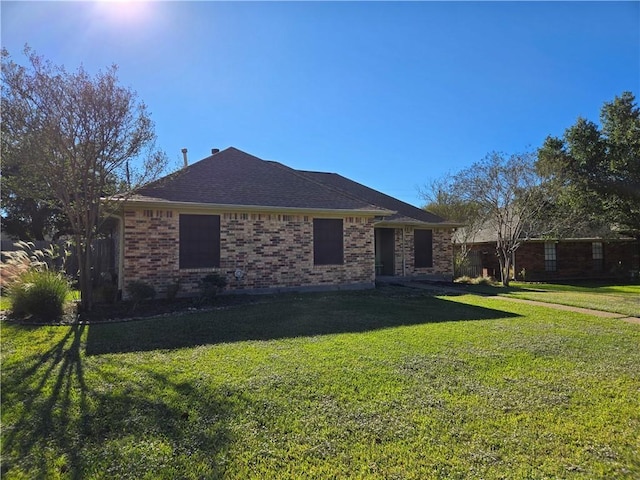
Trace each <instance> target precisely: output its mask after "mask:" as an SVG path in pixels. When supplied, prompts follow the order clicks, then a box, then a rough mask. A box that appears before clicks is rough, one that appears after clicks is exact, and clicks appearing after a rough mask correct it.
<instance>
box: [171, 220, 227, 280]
mask: <svg viewBox="0 0 640 480" xmlns="http://www.w3.org/2000/svg"><path fill="white" fill-rule="evenodd" d="M219 266H220V215H180V268H212V267H219Z"/></svg>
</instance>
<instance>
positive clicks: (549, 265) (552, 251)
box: [544, 242, 558, 272]
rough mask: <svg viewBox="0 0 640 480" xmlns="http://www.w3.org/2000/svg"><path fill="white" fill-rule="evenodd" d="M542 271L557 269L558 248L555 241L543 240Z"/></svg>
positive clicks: (555, 270)
mask: <svg viewBox="0 0 640 480" xmlns="http://www.w3.org/2000/svg"><path fill="white" fill-rule="evenodd" d="M544 271H545V272H557V271H558V249H557V245H556V242H544Z"/></svg>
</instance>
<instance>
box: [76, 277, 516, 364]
mask: <svg viewBox="0 0 640 480" xmlns="http://www.w3.org/2000/svg"><path fill="white" fill-rule="evenodd" d="M392 291H393V292H395V294H389V293H388V292H387V293H384V294H380V292H376V291H372V292H370V293H366V292H349V293H340V292H337V293H335V292H334V293H329V294H304V295H282V296H280V297H277V298H275V299H273V300H271V301H269V302H265V303H261V304H252V305H243V306H239V307H234V308H231V309H227V310H217V311H210V312H206V313H191V314H176V315H171V316H167V317H161V318H152V319H147V320H141V321H134V322H120V323H109V324H92V325H91V326H90V327H89V333H88V340H87V354H88V355H99V354H105V353H125V352H136V351H150V350H158V349H160V350H162V349H177V348H185V347H192V346H197V345H212V344H220V343H229V342H243V341H252V340H258V341H260V340H275V339H283V338H296V337H307V336H316V335H332V334H339V333H358V332H367V331H373V330H379V329H385V328H393V327H400V326H408V325H419V324H427V323H438V322H453V321H473V320H490V319H500V318H501V319H504V318H509V317H516V316H517V315H516V314H513V313H509V312H504V311H500V310H495V309H490V308H484V307H477V306H472V305H465V304H462V303H457V302H453V301H448V300H446V299H442V298H437V297H435V296H433V295H430V294H428V293H425V292H420V291H418V292H416V291H413V290H411V289H395V290H392ZM398 292H400V293H398Z"/></svg>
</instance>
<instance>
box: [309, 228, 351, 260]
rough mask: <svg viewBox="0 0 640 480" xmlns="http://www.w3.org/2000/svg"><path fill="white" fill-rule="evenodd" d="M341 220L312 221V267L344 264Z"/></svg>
mask: <svg viewBox="0 0 640 480" xmlns="http://www.w3.org/2000/svg"><path fill="white" fill-rule="evenodd" d="M343 245H344V241H343V229H342V219H340V218H338V219H334V218H314V219H313V263H314V265H342V264H343V263H344V247H343Z"/></svg>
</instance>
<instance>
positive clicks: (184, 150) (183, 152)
mask: <svg viewBox="0 0 640 480" xmlns="http://www.w3.org/2000/svg"><path fill="white" fill-rule="evenodd" d="M182 158H184V166H185V167H187V166H188V165H189V162H188V161H187V149H186V148H183V149H182Z"/></svg>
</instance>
